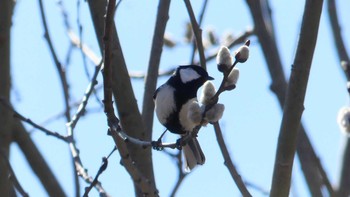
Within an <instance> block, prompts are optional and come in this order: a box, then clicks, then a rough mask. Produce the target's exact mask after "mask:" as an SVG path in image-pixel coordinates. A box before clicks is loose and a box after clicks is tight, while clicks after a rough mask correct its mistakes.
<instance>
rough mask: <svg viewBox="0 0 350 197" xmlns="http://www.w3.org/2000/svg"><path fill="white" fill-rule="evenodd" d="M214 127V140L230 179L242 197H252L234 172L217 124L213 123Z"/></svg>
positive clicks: (234, 169) (236, 172) (235, 171)
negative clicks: (216, 142)
mask: <svg viewBox="0 0 350 197" xmlns="http://www.w3.org/2000/svg"><path fill="white" fill-rule="evenodd" d="M213 126H214V130H215V135H216V139H217V141H218V144H219V147H220V150H221V153H222V156H223V157H224V164H225V165H226V167H227V168H228V170H229V172H230V174H231V177H232V178H233V180H234V181H235V183H236V185H237V187H238V189H239V191H240V192H241V193H242V195H243V196H244V197H249V196H252V195H251V194H250V193H249V191H248V189H247V187H246V186H245V184H244V182H243V180H242V178H241V176H240V175H239V173H238V171H237V170H236V167H235V166H234V164H233V162H232V160H231V157H230V153H229V152H228V150H227V147H226V144H225V141H224V138H223V136H222V132H221V128H220V125H219V123H218V122H215V123H214V124H213Z"/></svg>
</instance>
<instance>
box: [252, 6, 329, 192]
mask: <svg viewBox="0 0 350 197" xmlns="http://www.w3.org/2000/svg"><path fill="white" fill-rule="evenodd" d="M246 2H247V4H248V6H249V9H250V11H251V14H252V18H253V20H254V24H255V28H254V29H255V33H256V35H257V37H258V39H259V42H260V46H261V48H262V52H263V54H264V56H265V60H266V63H267V67H268V69H269V72H270V76H271V79H272V84H271V86H270V89H271V91H272V92H273V93H274V94H275V95H276V97H277V99H278V103H279V104H280V107H281V108H283V104H284V101H285V95H286V87H287V82H286V78H285V76H284V72H283V66H282V62H281V59H280V56H279V50H278V48H277V45H276V40H275V38H274V36H273V34H272V33H271V31H269V30H268V27H267V24H266V20H265V19H264V17H263V13H262V6H261V2H260V1H253V0H247V1H246ZM268 13H270V12H268ZM269 18H270V19H271V17H269ZM270 23H272V21H270ZM270 27H273V25H270ZM272 32H273V31H272ZM297 154H298V157H299V160H300V164H301V168H302V170H303V173H304V176H305V179H306V182H307V184H308V186H309V189H310V192H311V195H312V196H322V191H321V189H322V187H323V182H322V180H328V178H327V177H322V175H321V174H320V171H321V169H322V165H321V164H320V163H319V159H318V157H317V155H316V153H315V151H314V149H313V147H312V145H311V142H310V140H309V138H308V136H307V133H306V131H305V128H304V127H303V125H302V124H300V131H299V134H298V140H297ZM315 166H316V167H315ZM322 171H324V170H323V169H322ZM320 177H322V180H321V179H320Z"/></svg>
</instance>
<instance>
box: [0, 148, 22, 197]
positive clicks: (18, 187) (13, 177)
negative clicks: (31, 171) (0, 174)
mask: <svg viewBox="0 0 350 197" xmlns="http://www.w3.org/2000/svg"><path fill="white" fill-rule="evenodd" d="M0 155H1V156H2V158H3V159H4V161H6V165H7V167H8V169H9V172H10V174H9V179H10V180H11V181H12V184H13V186H14V187H15V188H16V190H17V191H18V192H19V193H20V194H21V195H22V196H24V197H28V196H29V195H28V193H27V192H25V191H24V189H23V187H22V186H21V184H20V183H19V181H18V179H17V177H16V175H15V172H14V171H13V169H12V167H11V164H10V161H9V160H8V158H7V156H6V154H5V153H4V152H3V151H2V150H0Z"/></svg>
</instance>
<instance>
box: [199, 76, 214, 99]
mask: <svg viewBox="0 0 350 197" xmlns="http://www.w3.org/2000/svg"><path fill="white" fill-rule="evenodd" d="M215 93H216V90H215V86H214V84H213V83H212V82H211V81H207V82H205V83H204V85H203V89H202V94H201V98H200V101H201V103H202V104H203V105H207V104H208V103H209V101H210V99H211V98H212V97H213V96H214V95H215Z"/></svg>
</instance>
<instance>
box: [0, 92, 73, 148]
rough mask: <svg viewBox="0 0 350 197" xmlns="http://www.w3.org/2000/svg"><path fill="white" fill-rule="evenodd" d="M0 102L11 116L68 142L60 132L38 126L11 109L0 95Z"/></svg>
mask: <svg viewBox="0 0 350 197" xmlns="http://www.w3.org/2000/svg"><path fill="white" fill-rule="evenodd" d="M0 103H1V104H2V105H3V106H4V107H6V108H7V109H8V110H9V111H11V112H13V116H14V117H16V118H18V119H20V120H22V121H24V122H26V123H28V124H30V125H32V126H33V127H34V128H37V129H39V130H40V131H43V132H44V133H45V134H46V135H50V136H54V137H56V138H58V139H60V140H63V141H65V142H68V141H69V140H68V137H66V136H63V135H61V134H59V133H58V132H54V131H50V130H48V129H46V128H44V127H42V126H40V125H39V124H37V123H35V122H33V121H32V120H31V119H29V118H25V117H24V116H23V115H21V114H20V113H18V112H17V111H16V110H15V109H13V107H12V106H11V105H10V104H9V103H8V102H7V101H6V99H4V98H2V97H0Z"/></svg>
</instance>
